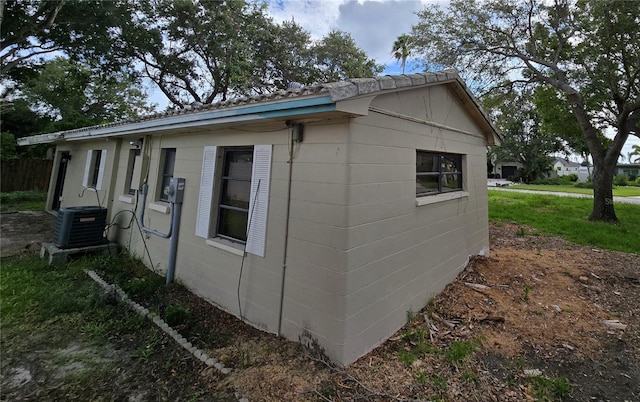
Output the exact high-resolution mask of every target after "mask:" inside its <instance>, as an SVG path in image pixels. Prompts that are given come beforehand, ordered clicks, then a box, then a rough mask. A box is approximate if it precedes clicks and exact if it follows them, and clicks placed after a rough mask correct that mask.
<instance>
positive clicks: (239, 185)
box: [221, 180, 251, 209]
mask: <svg viewBox="0 0 640 402" xmlns="http://www.w3.org/2000/svg"><path fill="white" fill-rule="evenodd" d="M222 185H223V189H222V202H221V204H224V205H229V206H232V207H237V208H244V209H249V195H250V192H251V182H250V181H237V180H224V181H223V184H222Z"/></svg>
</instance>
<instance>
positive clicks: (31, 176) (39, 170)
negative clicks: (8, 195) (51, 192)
mask: <svg viewBox="0 0 640 402" xmlns="http://www.w3.org/2000/svg"><path fill="white" fill-rule="evenodd" d="M52 167H53V161H51V160H44V159H11V160H7V161H2V162H1V163H0V173H1V177H0V180H1V181H0V191H2V192H3V193H5V192H11V191H31V190H40V191H47V189H48V188H49V178H50V177H51V168H52Z"/></svg>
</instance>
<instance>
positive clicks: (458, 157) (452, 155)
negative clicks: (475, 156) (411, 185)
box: [416, 149, 464, 197]
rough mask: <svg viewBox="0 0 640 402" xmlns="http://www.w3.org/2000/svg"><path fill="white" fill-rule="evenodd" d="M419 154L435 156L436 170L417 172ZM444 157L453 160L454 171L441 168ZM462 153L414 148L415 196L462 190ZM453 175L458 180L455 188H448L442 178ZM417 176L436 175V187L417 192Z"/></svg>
mask: <svg viewBox="0 0 640 402" xmlns="http://www.w3.org/2000/svg"><path fill="white" fill-rule="evenodd" d="M420 156H431V157H435V158H437V166H438V171H437V172H436V171H429V172H418V160H419V157H420ZM445 158H446V159H448V160H451V161H454V162H455V166H456V169H457V170H455V171H445V170H443V165H444V163H443V161H444V160H445ZM463 164H464V155H462V154H455V153H449V152H435V151H427V150H421V149H417V150H416V197H428V196H433V195H439V194H448V193H455V192H462V191H464V181H463V180H464V173H463V170H464V169H463ZM450 176H455V177H456V178H457V181H458V186H457V187H456V188H448V187H444V186H443V179H444V178H445V177H450ZM419 177H436V178H437V183H438V188H437V190H436V191H425V192H418V185H417V184H418V178H419Z"/></svg>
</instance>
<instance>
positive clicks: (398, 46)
mask: <svg viewBox="0 0 640 402" xmlns="http://www.w3.org/2000/svg"><path fill="white" fill-rule="evenodd" d="M412 49H413V38H412V37H411V36H410V35H407V34H402V35H400V36H398V39H396V40H395V41H394V42H393V47H392V48H391V53H392V54H393V57H394V58H395V59H396V61H400V65H401V66H402V74H404V68H405V66H406V64H407V58H409V56H411V51H412Z"/></svg>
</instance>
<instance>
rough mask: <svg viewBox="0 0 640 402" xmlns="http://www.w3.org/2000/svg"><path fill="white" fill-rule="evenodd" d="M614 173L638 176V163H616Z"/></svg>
mask: <svg viewBox="0 0 640 402" xmlns="http://www.w3.org/2000/svg"><path fill="white" fill-rule="evenodd" d="M615 174H616V175H619V174H626V175H627V176H629V177H640V163H619V164H617V165H616V173H615Z"/></svg>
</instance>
